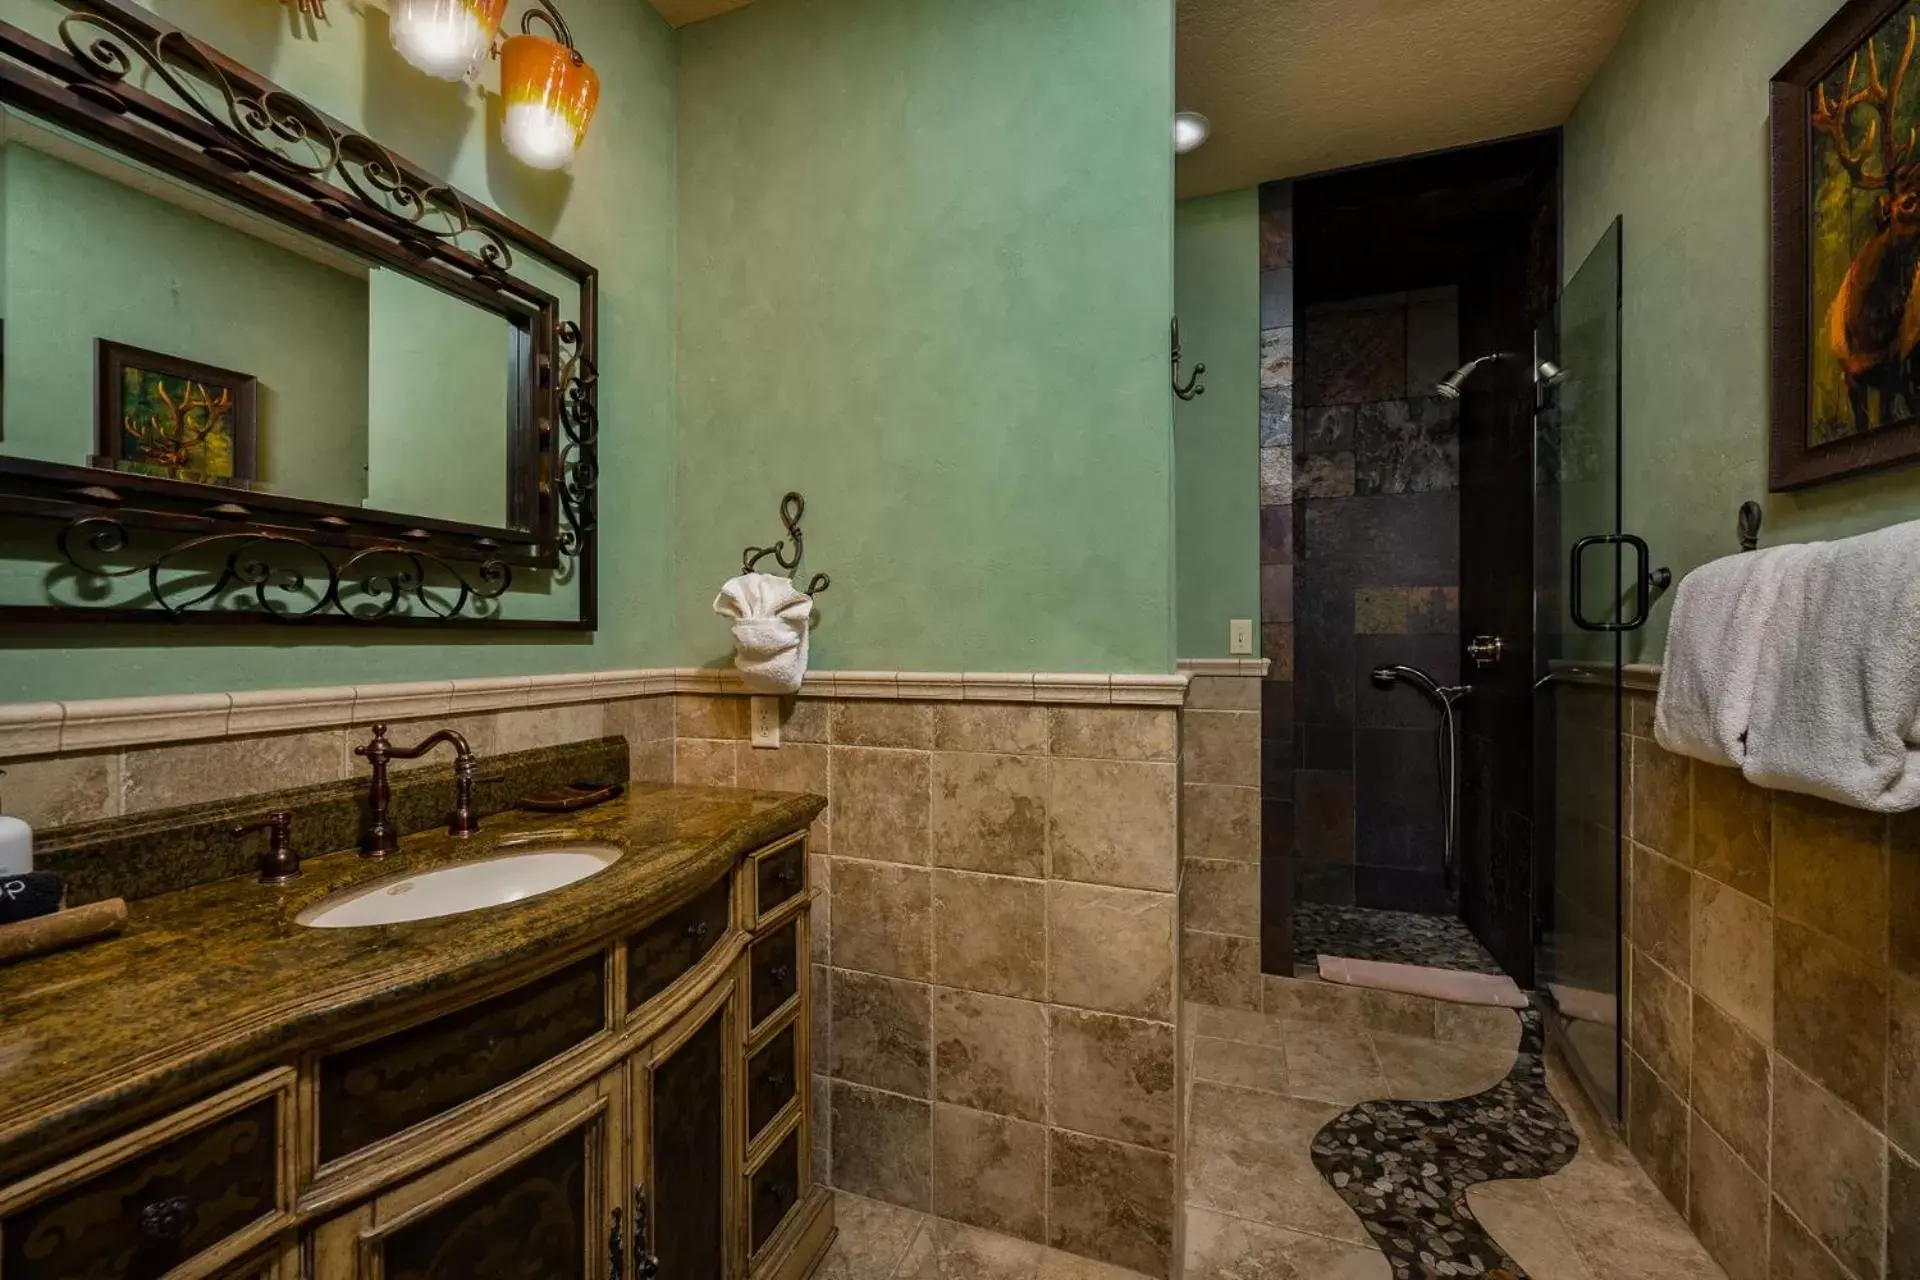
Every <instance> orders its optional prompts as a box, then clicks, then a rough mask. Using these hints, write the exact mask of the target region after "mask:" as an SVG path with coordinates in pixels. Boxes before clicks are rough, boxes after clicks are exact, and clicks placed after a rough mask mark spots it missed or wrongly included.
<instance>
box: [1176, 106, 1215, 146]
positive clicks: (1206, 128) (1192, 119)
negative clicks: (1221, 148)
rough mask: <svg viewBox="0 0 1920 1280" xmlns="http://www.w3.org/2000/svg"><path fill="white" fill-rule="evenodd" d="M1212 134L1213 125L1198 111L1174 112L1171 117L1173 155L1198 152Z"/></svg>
mask: <svg viewBox="0 0 1920 1280" xmlns="http://www.w3.org/2000/svg"><path fill="white" fill-rule="evenodd" d="M1212 132H1213V123H1212V121H1210V120H1208V119H1207V118H1206V117H1205V116H1203V115H1201V114H1200V113H1199V112H1198V111H1176V112H1175V113H1174V116H1173V154H1175V155H1177V156H1183V155H1186V154H1187V152H1189V151H1198V150H1199V149H1200V144H1201V143H1203V142H1205V141H1206V140H1207V135H1208V134H1210V133H1212Z"/></svg>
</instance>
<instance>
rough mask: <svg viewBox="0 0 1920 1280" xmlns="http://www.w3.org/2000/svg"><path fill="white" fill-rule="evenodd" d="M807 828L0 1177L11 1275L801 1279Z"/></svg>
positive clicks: (805, 1172) (808, 1255) (820, 1233)
mask: <svg viewBox="0 0 1920 1280" xmlns="http://www.w3.org/2000/svg"><path fill="white" fill-rule="evenodd" d="M805 869H806V858H805V846H804V843H803V842H802V841H801V840H800V839H798V838H788V839H785V840H781V841H778V842H776V843H774V844H772V845H770V846H768V847H767V848H766V849H765V850H762V851H760V852H759V853H757V854H754V855H750V856H748V857H746V858H744V859H741V860H740V861H739V862H738V863H737V864H735V865H734V866H733V867H732V868H731V869H730V870H729V871H728V872H727V873H726V874H725V875H724V876H722V877H721V878H720V879H718V880H717V881H710V882H708V883H707V884H705V885H703V886H700V887H697V888H695V889H692V890H691V891H689V892H688V893H687V894H686V895H685V897H684V898H683V899H682V900H680V901H679V902H677V903H676V904H675V905H674V906H672V907H671V908H669V909H668V910H667V911H665V912H664V913H662V914H660V915H658V916H656V917H655V918H654V919H653V920H652V921H651V922H649V923H646V924H643V925H641V926H640V927H639V928H638V929H631V930H629V931H627V932H625V933H622V934H620V935H617V936H614V937H611V938H608V939H607V940H606V943H605V945H604V946H603V947H601V948H600V949H598V950H594V949H591V945H592V944H591V940H590V939H585V940H580V941H581V942H583V943H584V944H585V945H586V946H587V947H588V948H589V949H587V950H585V951H575V952H573V953H572V955H571V957H570V958H565V959H562V958H556V961H555V965H554V966H552V967H547V968H545V969H542V970H539V971H529V973H528V974H527V975H526V976H525V977H522V978H517V979H516V978H514V977H512V976H511V975H509V976H507V977H505V978H502V977H501V976H500V975H497V974H496V975H493V976H491V977H490V978H489V979H488V980H487V981H486V983H485V984H484V985H483V986H475V987H472V988H469V989H468V990H467V991H466V992H465V993H461V992H458V991H456V992H451V993H449V994H447V995H444V996H441V997H439V998H437V999H436V1000H434V1001H432V1002H431V1003H430V1004H428V1005H425V1006H423V1007H417V1008H416V1009H414V1010H413V1011H412V1012H411V1013H410V1014H400V1015H394V1014H388V1015H384V1016H382V1017H381V1018H380V1019H378V1020H376V1021H370V1022H368V1023H364V1024H359V1025H357V1026H356V1025H354V1024H352V1023H348V1024H347V1025H345V1026H343V1027H341V1028H340V1029H339V1031H338V1033H337V1035H336V1036H334V1037H333V1038H330V1039H329V1041H328V1042H327V1043H325V1044H323V1045H319V1046H311V1047H309V1048H307V1049H306V1050H304V1051H303V1052H302V1053H301V1054H300V1055H299V1056H298V1057H297V1058H296V1059H295V1060H293V1061H290V1062H288V1063H285V1064H281V1065H277V1066H274V1067H273V1068H272V1069H271V1070H267V1071H265V1072H263V1073H261V1074H259V1075H257V1076H255V1077H252V1078H250V1079H248V1080H247V1081H245V1082H244V1083H242V1084H240V1085H236V1086H234V1087H232V1088H228V1089H226V1090H224V1091H222V1092H219V1093H216V1094H213V1095H211V1096H209V1097H207V1098H204V1099H201V1100H199V1101H197V1102H194V1103H193V1104H191V1105H189V1106H187V1107H185V1108H182V1109H180V1110H177V1111H175V1112H174V1113H172V1114H170V1115H168V1116H165V1117H164V1118H162V1119H161V1120H158V1121H155V1122H153V1123H150V1124H146V1125H144V1126H142V1127H140V1128H138V1129H135V1130H133V1131H132V1132H130V1133H127V1134H125V1135H124V1136H122V1137H120V1138H117V1139H115V1140H114V1141H112V1142H109V1143H106V1144H103V1145H101V1146H99V1147H96V1148H94V1149H92V1150H89V1151H86V1152H84V1153H83V1154H81V1155H80V1156H77V1157H75V1158H73V1159H71V1160H67V1161H65V1162H63V1163H61V1164H59V1165H56V1166H54V1167H52V1168H50V1169H47V1170H43V1171H41V1172H40V1173H37V1174H35V1175H34V1176H32V1177H31V1178H28V1179H26V1180H24V1181H21V1182H16V1183H14V1184H12V1185H0V1280H74V1278H75V1277H78V1276H82V1275H85V1276H88V1277H95V1278H97V1280H162V1277H164V1278H165V1280H643V1278H645V1277H658V1280H801V1277H804V1276H807V1275H809V1274H810V1273H811V1272H812V1270H813V1269H814V1268H815V1266H816V1265H817V1263H818V1260H819V1258H820V1255H821V1253H822V1252H823V1251H824V1250H825V1248H826V1246H827V1244H828V1243H829V1241H830V1240H831V1238H832V1235H833V1230H834V1227H833V1215H832V1201H831V1198H830V1197H829V1195H828V1194H827V1192H826V1191H825V1190H824V1189H821V1188H816V1187H813V1186H812V1185H811V1184H810V1168H809V1163H808V1160H807V1156H808V1153H809V1152H810V1150H811V1132H812V1129H811V1126H812V1116H811V1114H810V1107H811V1092H810V1090H808V1089H807V1088H806V1083H805V1082H806V1080H807V1070H808V1065H809V1064H810V1062H811V1056H810V1055H811V1048H810V1045H809V1036H810V1033H811V1028H812V1017H811V1015H810V1012H809V1010H810V1007H811V999H812V992H811V990H810V985H811V984H810V970H809V967H808V965H807V962H806V957H807V956H808V955H809V954H810V939H809V935H808V929H809V921H808V917H807V911H808V906H809V895H808V893H807V892H806V884H805Z"/></svg>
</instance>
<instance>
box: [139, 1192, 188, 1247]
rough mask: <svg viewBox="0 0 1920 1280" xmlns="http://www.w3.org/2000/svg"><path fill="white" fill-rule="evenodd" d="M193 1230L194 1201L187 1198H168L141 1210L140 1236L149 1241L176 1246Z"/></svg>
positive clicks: (154, 1202)
mask: <svg viewBox="0 0 1920 1280" xmlns="http://www.w3.org/2000/svg"><path fill="white" fill-rule="evenodd" d="M192 1228H193V1201H191V1200H189V1199H187V1198H186V1197H185V1196H168V1197H167V1198H166V1199H165V1200H155V1201H153V1202H152V1203H151V1204H147V1205H143V1206H141V1209H140V1234H141V1235H143V1236H145V1237H146V1238H147V1239H149V1240H158V1241H162V1242H165V1243H168V1244H175V1243H178V1242H179V1241H181V1240H183V1239H185V1238H186V1234H187V1232H188V1231H190V1230H191V1229H192Z"/></svg>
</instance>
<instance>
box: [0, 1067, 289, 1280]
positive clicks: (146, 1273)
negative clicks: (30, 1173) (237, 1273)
mask: <svg viewBox="0 0 1920 1280" xmlns="http://www.w3.org/2000/svg"><path fill="white" fill-rule="evenodd" d="M292 1090H293V1073H292V1072H291V1071H285V1072H277V1073H275V1074H274V1075H273V1076H269V1077H262V1078H261V1079H260V1080H258V1081H255V1082H252V1083H250V1084H246V1085H242V1086H240V1087H239V1088H237V1089H234V1090H231V1091H229V1092H228V1093H226V1094H223V1095H221V1096H220V1097H217V1098H212V1099H209V1100H208V1101H207V1102H205V1103H202V1104H200V1105H199V1106H196V1107H191V1108H189V1109H188V1110H186V1111H183V1112H181V1113H180V1114H178V1115H176V1116H172V1117H169V1118H167V1119H165V1120H161V1121H158V1122H156V1123H154V1124H151V1125H148V1126H147V1127H146V1128H144V1129H142V1130H139V1131H138V1132H136V1133H134V1134H131V1135H129V1136H127V1137H126V1138H122V1139H120V1140H119V1141H117V1142H114V1143H111V1144H109V1145H108V1146H107V1147H104V1148H101V1149H100V1150H99V1151H97V1152H90V1153H88V1154H86V1155H83V1156H80V1157H78V1158H77V1159H75V1160H71V1161H69V1162H67V1163H66V1164H64V1165H62V1166H60V1167H59V1168H57V1169H54V1170H52V1171H50V1172H49V1173H47V1174H44V1175H41V1176H40V1177H38V1178H36V1179H34V1180H32V1181H31V1182H29V1183H23V1184H21V1185H19V1186H15V1187H11V1188H7V1189H5V1190H0V1275H4V1276H5V1277H6V1278H7V1280H73V1278H74V1277H77V1276H87V1277H95V1278H97V1280H157V1277H160V1276H163V1275H165V1274H167V1273H168V1272H170V1271H172V1270H174V1269H175V1268H176V1267H180V1266H182V1265H184V1264H186V1263H188V1262H190V1261H194V1260H196V1259H198V1260H199V1265H200V1266H202V1267H205V1268H208V1269H212V1268H215V1267H218V1266H220V1265H222V1264H221V1261H220V1258H221V1256H224V1257H226V1258H227V1259H232V1258H235V1257H238V1256H239V1255H241V1254H243V1253H244V1252H246V1251H247V1250H249V1249H255V1248H258V1247H259V1245H260V1243H261V1242H262V1240H263V1239H264V1238H265V1236H267V1235H268V1234H270V1233H271V1232H272V1231H273V1230H275V1229H276V1228H277V1227H278V1226H280V1225H281V1224H282V1222H283V1221H284V1219H283V1218H282V1211H283V1210H284V1209H286V1208H287V1207H289V1205H290V1202H291V1199H292V1179H291V1177H290V1176H286V1174H285V1173H284V1171H285V1170H286V1169H287V1167H288V1162H287V1160H286V1157H285V1148H284V1144H285V1142H286V1141H287V1138H288V1134H287V1132H286V1131H287V1128H288V1125H287V1118H288V1116H289V1115H290V1112H291V1107H292Z"/></svg>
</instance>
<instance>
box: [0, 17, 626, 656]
mask: <svg viewBox="0 0 1920 1280" xmlns="http://www.w3.org/2000/svg"><path fill="white" fill-rule="evenodd" d="M57 3H58V4H59V5H60V6H61V7H63V8H64V9H65V10H66V11H67V12H66V16H65V17H64V18H63V19H62V20H61V21H60V23H59V28H58V32H57V35H56V39H57V41H58V42H57V43H51V42H49V40H48V39H45V38H43V37H41V36H39V35H35V34H33V33H32V32H29V31H27V30H25V29H24V28H22V27H19V26H16V25H14V24H13V23H11V22H8V21H6V20H4V19H0V104H4V105H6V106H9V107H13V108H17V109H19V110H21V111H22V112H23V113H25V114H27V115H30V116H33V117H36V118H38V119H40V120H43V121H45V122H47V123H49V124H51V125H53V126H55V127H57V128H59V129H62V130H65V131H67V132H69V133H72V134H75V135H78V136H79V137H82V138H84V139H87V140H88V141H90V142H93V143H95V144H98V145H100V146H102V147H104V148H105V149H107V150H109V151H112V152H115V153H118V154H119V155H122V156H124V157H127V158H129V159H131V160H133V161H136V162H138V163H139V164H142V165H145V166H147V167H150V168H152V169H155V170H157V171H159V172H162V173H165V174H168V175H170V176H172V177H175V178H178V179H180V180H182V181H184V182H187V183H189V184H191V185H193V186H196V187H199V188H201V189H203V190H205V191H206V192H208V193H210V194H212V195H214V196H216V197H218V198H220V199H222V200H224V201H226V202H228V203H230V204H233V205H236V206H238V207H239V208H241V209H244V210H248V211H251V212H254V213H257V214H261V215H264V216H266V217H268V218H271V219H273V220H275V221H277V222H279V223H281V224H283V225H285V226H287V227H289V228H292V229H294V230H297V231H301V232H304V233H306V234H308V235H311V236H313V237H315V238H316V239H318V240H321V241H323V242H325V243H328V244H331V245H333V246H335V247H336V248H339V249H341V250H344V251H346V252H348V253H351V254H353V255H355V256H357V257H359V258H360V259H362V260H364V261H367V262H369V263H373V264H377V265H380V266H384V267H389V268H392V269H394V270H397V271H400V272H403V273H405V274H407V275H409V276H411V277H412V278H414V279H416V280H419V281H421V282H423V283H426V284H429V285H431V286H433V287H435V288H437V289H439V290H441V291H442V292H445V293H448V294H451V295H453V296H454V297H457V298H461V299H463V300H465V301H467V302H469V303H472V304H474V305H476V306H478V307H480V308H482V309H485V310H489V311H492V312H494V313H496V314H498V315H500V316H502V317H504V318H505V319H506V320H507V322H508V324H509V325H510V326H511V332H510V333H509V341H508V344H507V346H508V351H507V353H506V354H507V356H508V359H509V361H510V368H509V387H510V393H511V395H512V403H511V404H510V406H509V410H508V415H507V421H506V422H505V423H504V424H503V429H504V430H505V431H506V432H507V436H508V452H509V457H508V472H507V475H506V476H504V477H503V480H504V482H505V484H506V487H507V511H508V523H507V524H506V525H503V526H494V525H478V524H469V523H464V522H460V521H452V520H444V519H438V518H434V517H430V516H424V515H420V514H417V513H407V512H398V511H381V510H374V509H370V508H365V507H359V506H348V505H343V504H337V503H329V502H321V501H315V500H311V499H304V498H299V497H295V496H291V495H286V494H277V493H268V492H264V491H261V490H259V489H258V488H255V489H250V490H247V491H245V495H244V501H242V500H240V498H241V495H240V493H239V492H238V491H237V487H236V486H233V485H220V484H207V483H200V482H198V481H195V480H191V479H178V478H173V477H168V476H161V475H146V474H136V473H133V472H125V471H105V470H102V469H100V468H99V467H94V466H78V465H70V464H67V463H55V462H46V461H42V460H39V459H34V458H25V457H10V456H4V455H0V521H6V522H10V528H12V529H18V530H21V531H22V533H23V536H32V535H30V534H25V531H26V530H27V529H30V528H33V527H36V526H37V527H38V528H39V529H41V530H42V531H44V534H45V540H44V542H43V544H42V545H45V546H50V547H51V549H52V550H53V552H54V553H55V554H56V555H57V556H58V557H60V558H61V559H63V560H64V561H65V562H66V566H67V567H68V568H70V569H73V570H77V571H78V575H79V576H80V577H81V578H82V579H91V580H93V581H95V582H105V581H109V580H112V579H116V578H126V577H128V576H129V575H133V574H138V575H140V577H141V579H143V580H145V581H147V582H149V583H150V584H151V589H150V590H149V591H148V593H147V597H146V598H142V599H140V600H139V601H137V602H129V603H124V604H122V603H101V604H89V603H82V602H80V601H77V600H76V601H72V602H60V603H52V602H49V603H45V604H6V603H0V625H7V624H15V623H18V624H35V625H42V624H43V625H51V626H72V625H74V624H76V623H113V624H148V623H155V622H159V623H164V624H166V625H169V626H172V625H179V624H192V625H221V626H258V625H261V624H262V623H267V622H270V623H274V624H297V625H300V626H303V627H312V626H331V627H344V628H354V629H362V630H364V629H366V628H369V627H397V628H414V627H429V628H472V629H476V630H483V631H489V632H495V631H498V632H504V631H575V632H580V631H592V630H594V629H595V628H596V627H597V626H598V620H599V590H598V559H599V555H598V551H599V548H598V511H599V495H598V484H599V463H598V454H599V434H600V426H599V407H598V383H599V272H598V271H597V270H595V268H594V267H593V266H592V265H591V264H590V263H588V262H586V261H584V260H582V259H581V258H579V257H577V256H575V255H574V254H572V253H569V252H568V251H567V250H565V249H563V248H561V247H560V246H559V245H557V244H554V243H553V242H551V241H549V240H548V239H546V238H545V237H544V236H542V235H540V234H539V233H538V232H535V231H533V230H531V229H529V228H528V227H526V226H524V225H522V224H520V223H518V222H516V221H514V220H513V219H511V218H509V217H507V216H506V215H505V214H503V213H501V212H499V211H498V210H495V209H493V208H491V207H489V206H487V205H485V204H483V203H481V202H479V201H476V200H474V199H472V198H471V197H469V196H467V195H466V194H465V193H463V192H461V191H459V190H457V189H455V188H454V187H452V186H450V185H448V184H446V183H445V182H443V181H441V180H440V179H439V178H437V177H435V176H434V175H433V174H432V173H431V172H429V171H427V170H425V169H423V168H421V167H420V166H418V165H416V164H414V163H412V162H411V161H409V160H407V159H406V158H405V157H403V156H400V155H397V154H396V153H394V152H393V151H392V150H391V149H389V148H387V147H386V146H384V145H383V144H381V143H380V142H379V141H378V140H376V139H374V138H370V137H368V136H367V135H365V134H364V133H361V132H359V131H358V130H356V129H354V128H353V127H352V126H350V125H348V124H346V123H344V122H342V121H340V120H338V119H336V118H335V117H333V116H331V115H328V114H327V113H326V112H324V111H322V110H321V109H319V108H318V107H316V106H314V105H312V104H311V103H308V102H306V101H304V100H303V99H301V98H299V97H298V96H297V95H294V94H292V93H290V92H288V91H287V90H285V89H283V88H281V87H280V86H279V85H277V84H275V83H274V82H273V81H271V80H269V79H267V78H266V77H264V76H262V75H260V74H259V73H258V72H256V71H254V70H252V69H251V68H249V67H247V66H245V65H244V64H241V63H239V62H236V61H234V60H233V59H232V58H229V57H227V56H226V55H225V54H223V53H221V52H220V51H219V50H218V49H215V48H214V47H212V46H211V45H208V44H206V43H205V42H204V41H201V40H198V39H196V38H194V37H193V36H191V35H189V34H188V33H186V32H184V31H182V30H180V29H179V28H178V27H175V26H173V25H172V24H171V23H169V22H167V21H166V20H165V19H164V18H161V17H160V16H158V15H156V14H154V13H152V12H151V11H150V10H148V9H146V8H144V7H142V6H141V5H139V4H137V3H134V2H133V0H57ZM138 67H147V68H154V69H164V73H163V74H159V75H151V76H136V75H129V74H128V70H129V69H130V68H138ZM263 103H271V104H272V106H271V109H268V108H266V107H263V106H262V105H261V104H263ZM522 256H525V257H528V258H530V259H533V260H535V261H537V262H538V263H539V264H540V265H541V266H542V267H543V268H545V269H547V270H548V271H550V272H552V273H553V274H555V275H557V276H558V277H559V278H560V279H562V280H564V281H566V282H567V284H568V285H569V286H570V288H571V290H572V291H573V293H574V296H573V297H572V298H571V299H568V298H564V297H561V296H556V294H554V293H552V292H550V291H548V290H547V289H546V288H544V287H542V286H541V285H539V284H537V283H535V282H534V281H533V280H532V279H529V278H528V277H526V276H524V275H521V274H516V271H517V264H518V261H519V259H520V258H521V257H522ZM15 320H16V322H17V321H18V317H15ZM96 394H97V393H96ZM101 452H102V454H106V453H108V452H109V451H106V450H102V451H101ZM136 544H137V545H136ZM115 556H117V557H119V558H118V560H116V561H114V562H113V563H103V561H105V560H107V559H110V558H112V557H115ZM136 557H137V559H135V558H136ZM129 559H135V563H134V564H132V565H131V566H127V565H126V564H125V562H126V561H127V560H129ZM140 561H144V563H140ZM175 569H181V570H185V569H198V570H203V571H204V573H205V575H206V576H207V577H208V578H210V579H217V583H216V585H215V586H214V587H213V588H211V589H209V590H206V591H204V592H195V591H193V590H191V589H185V588H180V587H178V586H177V585H176V584H177V583H178V582H179V581H181V580H182V575H180V574H172V573H170V571H171V570H175ZM524 571H532V572H534V573H538V574H543V575H546V577H545V578H544V579H542V580H540V581H539V582H536V583H535V584H534V585H533V588H532V590H531V591H530V592H529V593H528V595H529V597H532V596H534V595H536V594H538V593H539V592H540V591H541V589H542V585H543V584H544V583H562V582H570V583H572V584H574V585H575V588H576V590H575V595H576V599H577V609H576V610H573V611H570V616H560V617H539V616H532V617H527V616H515V612H514V611H513V610H512V609H511V607H510V606H511V603H512V601H513V600H514V599H516V598H517V596H509V595H508V594H507V593H508V592H509V591H510V590H513V589H515V586H516V583H515V574H516V572H524ZM163 584H168V585H167V586H166V588H165V589H163ZM303 584H304V594H303V593H302V591H301V590H300V588H302V586H303ZM429 589H430V590H431V592H432V593H433V594H432V595H431V596H430V595H429ZM236 595H237V596H239V597H240V598H241V599H240V603H239V606H238V607H234V605H233V601H234V597H235V596H236Z"/></svg>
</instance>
